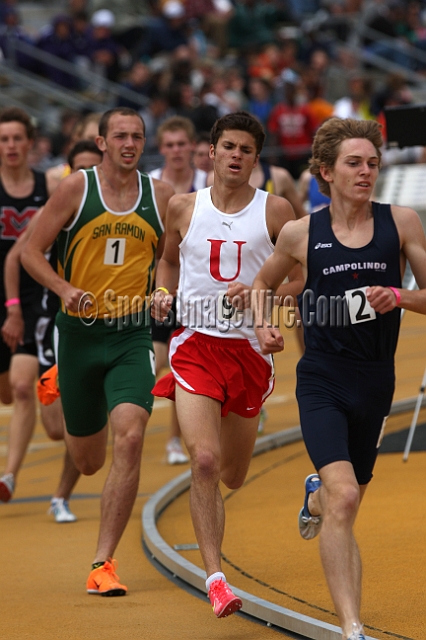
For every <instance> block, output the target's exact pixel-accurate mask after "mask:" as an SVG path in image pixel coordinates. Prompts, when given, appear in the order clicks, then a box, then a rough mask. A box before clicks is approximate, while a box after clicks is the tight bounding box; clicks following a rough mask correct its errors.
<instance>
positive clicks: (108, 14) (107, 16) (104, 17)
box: [91, 9, 115, 27]
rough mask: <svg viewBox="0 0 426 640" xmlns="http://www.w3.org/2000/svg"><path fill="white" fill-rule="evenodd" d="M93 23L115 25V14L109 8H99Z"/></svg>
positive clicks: (99, 25) (93, 24)
mask: <svg viewBox="0 0 426 640" xmlns="http://www.w3.org/2000/svg"><path fill="white" fill-rule="evenodd" d="M91 23H92V26H94V27H113V26H114V24H115V16H114V14H113V12H112V11H110V10H109V9H99V11H95V13H94V14H93V16H92V19H91Z"/></svg>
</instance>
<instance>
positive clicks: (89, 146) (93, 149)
mask: <svg viewBox="0 0 426 640" xmlns="http://www.w3.org/2000/svg"><path fill="white" fill-rule="evenodd" d="M85 151H88V152H89V153H97V154H98V156H99V157H100V158H102V156H103V153H102V151H101V150H100V149H99V147H98V145H97V144H96V142H95V141H94V140H79V141H78V142H76V144H75V145H74V146H73V148H72V149H71V150H70V152H69V154H68V164H69V165H70V167H71V169H73V168H74V159H75V156H78V154H79V153H84V152H85Z"/></svg>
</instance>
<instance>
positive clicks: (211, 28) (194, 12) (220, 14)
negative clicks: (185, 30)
mask: <svg viewBox="0 0 426 640" xmlns="http://www.w3.org/2000/svg"><path fill="white" fill-rule="evenodd" d="M185 11H186V18H187V20H188V21H191V20H196V21H197V22H198V24H199V27H200V29H201V30H202V32H203V33H204V34H205V36H206V38H207V40H208V41H209V42H210V43H212V44H214V45H215V46H217V47H218V50H219V51H218V54H219V57H221V58H223V57H224V56H225V54H226V52H227V50H228V22H229V20H230V18H231V16H232V13H233V4H232V2H231V0H185Z"/></svg>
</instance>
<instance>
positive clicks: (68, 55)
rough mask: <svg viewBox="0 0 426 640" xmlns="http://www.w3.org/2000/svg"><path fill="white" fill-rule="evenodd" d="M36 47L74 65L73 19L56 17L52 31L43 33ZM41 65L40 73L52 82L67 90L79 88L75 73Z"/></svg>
mask: <svg viewBox="0 0 426 640" xmlns="http://www.w3.org/2000/svg"><path fill="white" fill-rule="evenodd" d="M36 46H37V47H38V48H39V49H40V50H41V51H44V52H45V53H48V54H51V55H53V56H56V57H57V58H59V59H60V60H63V61H64V62H68V63H70V64H74V62H75V56H76V51H75V48H74V42H73V39H72V33H71V18H70V17H69V16H67V15H62V14H60V15H57V16H55V17H54V18H53V20H52V23H51V29H47V30H46V31H43V32H42V33H41V35H40V37H39V38H38V40H37V42H36ZM39 65H40V67H39V69H40V73H41V74H42V75H43V76H44V77H45V78H47V79H48V80H50V81H51V82H55V83H56V84H58V85H60V86H61V87H66V88H67V89H74V88H76V87H77V86H78V80H77V77H76V76H75V75H74V74H73V73H69V72H68V71H63V70H62V69H60V68H58V67H57V66H55V65H54V64H53V63H52V64H51V63H50V62H40V63H39Z"/></svg>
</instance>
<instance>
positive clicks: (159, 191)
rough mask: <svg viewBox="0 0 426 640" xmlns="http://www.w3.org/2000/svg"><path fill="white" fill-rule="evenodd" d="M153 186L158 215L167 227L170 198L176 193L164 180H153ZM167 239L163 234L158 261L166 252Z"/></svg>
mask: <svg viewBox="0 0 426 640" xmlns="http://www.w3.org/2000/svg"><path fill="white" fill-rule="evenodd" d="M152 184H153V186H154V193H155V199H156V201H157V207H158V213H159V214H160V218H161V221H162V223H163V225H164V226H166V212H167V206H168V204H169V200H170V198H171V197H172V195H174V193H175V192H174V189H173V187H172V186H170V185H169V184H167V183H166V182H163V181H162V180H157V179H156V178H153V179H152ZM165 239H166V234H165V233H163V235H162V236H161V238H160V241H159V243H158V246H157V250H156V253H155V256H156V260H157V261H158V260H159V259H160V258H161V256H162V253H163V251H164V243H165Z"/></svg>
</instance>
